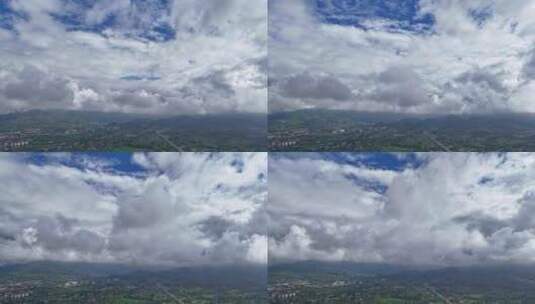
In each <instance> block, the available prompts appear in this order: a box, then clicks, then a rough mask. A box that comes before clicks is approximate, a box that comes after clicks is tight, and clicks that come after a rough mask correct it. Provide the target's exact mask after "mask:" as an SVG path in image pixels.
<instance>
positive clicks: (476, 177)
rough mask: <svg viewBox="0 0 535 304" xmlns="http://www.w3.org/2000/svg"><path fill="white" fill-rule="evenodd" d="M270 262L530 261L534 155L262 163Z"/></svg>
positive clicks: (534, 258)
mask: <svg viewBox="0 0 535 304" xmlns="http://www.w3.org/2000/svg"><path fill="white" fill-rule="evenodd" d="M269 172H270V182H269V197H270V198H269V203H268V206H269V208H268V213H269V218H270V231H269V233H270V237H269V257H270V262H275V263H277V262H281V261H295V260H323V261H353V262H379V263H395V264H415V265H441V266H452V265H453V266H459V265H473V264H492V263H513V262H514V263H533V262H535V221H534V220H533V218H534V215H535V182H534V180H535V179H534V177H535V155H533V154H521V153H510V154H492V153H491V154H472V153H438V154H418V155H411V154H401V155H392V156H386V157H385V156H384V155H382V156H381V155H379V156H378V155H375V154H347V155H346V154H335V155H334V156H333V155H331V154H323V155H316V154H306V155H301V156H299V157H295V155H293V156H288V155H286V154H274V155H273V156H272V157H271V156H270V164H269Z"/></svg>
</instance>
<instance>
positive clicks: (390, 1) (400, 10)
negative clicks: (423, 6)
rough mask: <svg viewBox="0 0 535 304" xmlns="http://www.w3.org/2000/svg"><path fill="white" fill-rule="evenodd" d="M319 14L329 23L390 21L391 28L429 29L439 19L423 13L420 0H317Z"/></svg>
mask: <svg viewBox="0 0 535 304" xmlns="http://www.w3.org/2000/svg"><path fill="white" fill-rule="evenodd" d="M314 5H315V11H316V14H317V16H318V17H319V18H320V20H322V21H323V22H325V23H331V24H337V25H347V26H354V27H358V28H362V29H366V30H367V29H369V26H368V25H367V23H368V21H371V20H381V19H382V20H385V21H389V22H390V23H389V25H387V26H386V29H387V30H392V31H398V30H409V31H414V32H426V31H429V30H431V28H432V27H433V25H434V23H435V21H434V17H433V16H432V15H430V14H426V15H420V14H419V12H418V10H419V0H402V1H397V0H378V1H372V0H315V3H314Z"/></svg>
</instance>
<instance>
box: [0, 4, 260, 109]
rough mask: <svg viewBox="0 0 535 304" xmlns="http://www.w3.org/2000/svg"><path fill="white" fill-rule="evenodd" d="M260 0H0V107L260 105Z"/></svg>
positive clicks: (100, 107) (79, 107) (132, 107)
mask: <svg viewBox="0 0 535 304" xmlns="http://www.w3.org/2000/svg"><path fill="white" fill-rule="evenodd" d="M266 62H267V0H255V1H249V0H207V1H197V0H114V1H99V0H0V100H1V102H0V113H8V112H14V111H24V110H29V109H68V110H91V111H107V112H125V113H140V114H165V115H179V114H211V113H221V112H255V113H265V112H266V111H267V104H266V99H267V73H266V69H267V64H266Z"/></svg>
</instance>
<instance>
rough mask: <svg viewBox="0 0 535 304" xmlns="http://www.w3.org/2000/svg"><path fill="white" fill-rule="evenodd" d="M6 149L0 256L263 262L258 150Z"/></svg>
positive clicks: (262, 179)
mask: <svg viewBox="0 0 535 304" xmlns="http://www.w3.org/2000/svg"><path fill="white" fill-rule="evenodd" d="M120 157H121V158H123V160H121V161H119V159H118V158H117V156H114V155H112V156H106V155H105V154H104V155H102V154H96V155H79V154H66V155H63V154H47V155H46V156H35V155H15V154H4V155H2V156H1V157H0V168H1V169H0V192H1V193H2V197H1V198H0V263H12V262H22V261H36V260H57V261H86V262H113V263H128V264H136V265H162V266H191V265H222V264H231V263H232V264H233V263H255V264H265V263H266V260H267V237H266V234H267V226H266V218H265V212H264V207H265V206H264V204H265V199H266V195H267V193H266V190H267V189H266V188H267V185H266V183H267V179H266V176H267V172H266V171H267V168H266V162H267V159H266V157H267V156H266V154H265V153H251V154H247V153H220V154H209V153H200V154H196V153H183V154H178V153H155V154H135V155H132V156H131V157H130V156H129V155H122V156H120Z"/></svg>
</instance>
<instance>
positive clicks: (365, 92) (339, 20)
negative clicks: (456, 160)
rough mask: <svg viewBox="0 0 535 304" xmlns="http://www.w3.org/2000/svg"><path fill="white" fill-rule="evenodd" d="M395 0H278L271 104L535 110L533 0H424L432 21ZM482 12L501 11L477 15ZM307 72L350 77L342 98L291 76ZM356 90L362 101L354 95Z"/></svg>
mask: <svg viewBox="0 0 535 304" xmlns="http://www.w3.org/2000/svg"><path fill="white" fill-rule="evenodd" d="M398 2H399V1H398ZM389 3H390V2H389ZM342 5H343V8H342ZM389 5H391V7H390V6H389V8H388V10H391V11H392V14H393V16H391V17H385V15H384V14H382V13H381V12H382V11H383V10H384V8H383V7H379V4H377V3H371V2H369V3H368V2H366V1H352V2H343V4H341V2H340V3H337V4H336V5H334V4H332V3H330V2H329V1H327V2H325V3H323V5H321V6H318V5H316V3H315V2H311V1H306V0H296V1H291V2H290V1H284V0H273V1H270V3H269V10H270V14H269V24H270V27H269V75H270V79H271V80H272V81H270V87H269V88H270V94H269V106H270V111H272V112H275V111H285V110H295V109H303V108H311V107H314V108H325V109H343V110H355V111H387V112H400V113H425V114H427V113H430V114H459V113H489V112H494V111H514V112H535V108H534V107H533V103H532V102H530V97H529V96H532V95H533V92H534V89H535V84H533V82H532V81H530V79H531V78H532V77H531V76H530V75H531V74H532V73H531V70H532V69H531V62H532V60H531V57H529V58H528V59H527V60H526V58H525V54H530V53H531V51H532V48H533V45H532V41H533V38H534V36H535V31H534V29H535V23H534V21H533V20H535V19H534V17H535V15H533V10H531V9H530V8H529V6H530V5H531V4H530V1H520V2H519V3H515V4H511V3H510V1H506V0H498V1H494V2H493V5H492V6H489V5H488V3H487V2H485V1H480V0H477V1H470V2H466V1H460V0H455V1H449V0H438V1H420V3H419V5H418V8H417V12H416V14H417V15H418V16H427V15H428V16H431V17H432V19H433V22H432V23H419V22H414V21H415V20H412V21H410V20H407V19H405V18H404V17H406V15H404V14H401V15H399V14H398V15H395V14H394V12H401V11H404V10H405V9H406V6H405V5H404V4H402V3H394V2H391V3H390V4H389ZM362 7H366V9H362ZM480 11H485V12H486V13H488V14H489V16H492V18H486V19H485V20H484V21H482V20H481V19H478V18H473V14H471V13H472V12H480ZM409 15H410V14H409ZM355 25H356V26H355ZM529 56H531V55H529ZM522 66H524V67H522ZM303 71H313V73H312V74H313V75H329V76H328V77H330V78H331V79H338V80H340V82H341V83H343V84H344V87H343V88H342V86H334V85H333V86H328V87H329V88H330V89H332V90H334V91H339V92H341V93H340V94H341V95H340V96H338V97H339V98H330V99H329V100H322V101H320V100H318V99H316V98H315V97H316V96H321V97H326V98H329V96H330V97H332V96H333V94H332V93H330V94H327V93H323V92H329V91H330V90H329V89H327V90H316V89H315V87H314V84H315V82H314V81H313V80H312V79H310V78H309V79H307V78H303V79H300V80H301V81H300V82H299V81H296V83H295V84H294V85H288V84H287V83H286V82H285V81H284V80H285V79H291V78H293V77H295V75H301V74H302V73H303ZM522 78H527V79H522ZM519 80H525V81H519ZM290 84H291V83H290ZM293 87H296V88H297V90H296V89H294V88H293ZM294 91H295V92H294ZM348 92H352V94H353V95H354V96H353V97H351V100H352V102H345V101H346V100H347V99H349V98H348V97H349V94H347V93H348ZM322 94H325V95H322ZM326 95H329V96H326Z"/></svg>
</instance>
